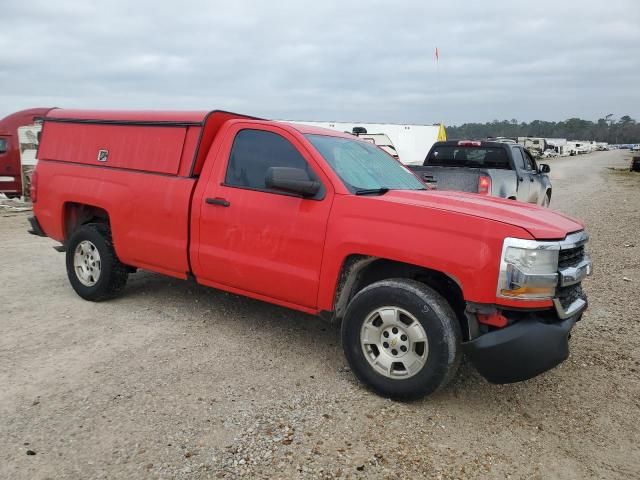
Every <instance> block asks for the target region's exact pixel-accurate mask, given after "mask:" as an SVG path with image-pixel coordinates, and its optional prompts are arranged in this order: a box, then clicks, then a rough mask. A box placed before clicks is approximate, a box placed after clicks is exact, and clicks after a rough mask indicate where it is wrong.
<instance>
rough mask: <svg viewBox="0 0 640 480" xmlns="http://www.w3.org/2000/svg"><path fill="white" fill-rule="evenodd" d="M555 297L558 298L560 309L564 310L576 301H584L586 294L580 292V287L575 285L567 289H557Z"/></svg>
mask: <svg viewBox="0 0 640 480" xmlns="http://www.w3.org/2000/svg"><path fill="white" fill-rule="evenodd" d="M556 297H557V298H558V300H560V303H561V304H562V308H564V309H565V310H566V309H568V308H569V307H570V306H571V304H572V303H573V302H575V301H576V300H577V299H579V298H581V299H583V300H586V299H587V294H586V293H584V292H583V291H582V285H581V284H579V283H576V284H575V285H570V286H568V287H560V288H558V289H557V290H556Z"/></svg>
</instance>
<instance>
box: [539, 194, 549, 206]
mask: <svg viewBox="0 0 640 480" xmlns="http://www.w3.org/2000/svg"><path fill="white" fill-rule="evenodd" d="M550 204H551V194H550V193H549V192H547V193H546V194H545V196H544V198H543V199H542V204H541V205H542V206H543V207H548V206H549V205H550Z"/></svg>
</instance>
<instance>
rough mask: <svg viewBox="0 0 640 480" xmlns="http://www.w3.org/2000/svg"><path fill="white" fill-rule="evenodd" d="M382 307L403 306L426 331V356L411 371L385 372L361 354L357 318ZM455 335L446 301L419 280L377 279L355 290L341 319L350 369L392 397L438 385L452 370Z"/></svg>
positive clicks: (410, 396)
mask: <svg viewBox="0 0 640 480" xmlns="http://www.w3.org/2000/svg"><path fill="white" fill-rule="evenodd" d="M382 307H397V308H400V309H403V310H405V311H406V312H408V313H410V314H411V315H413V317H414V320H413V321H415V320H417V321H418V322H419V323H420V325H421V326H422V328H423V329H424V332H425V333H426V336H427V338H428V342H427V343H428V351H427V353H426V362H425V363H424V365H423V366H422V368H421V369H420V370H419V371H417V373H415V374H413V376H410V377H408V378H401V377H400V378H390V377H389V376H385V375H383V374H381V373H379V372H378V371H376V370H375V369H374V368H373V366H372V365H371V364H370V363H369V360H367V357H366V356H365V355H367V353H366V352H365V348H364V347H363V346H362V345H361V339H360V335H361V331H362V328H363V324H364V322H365V321H366V319H367V318H371V317H370V315H371V314H372V312H375V311H376V309H378V308H382ZM461 338H462V337H461V333H460V324H459V322H458V320H457V318H456V315H455V313H454V312H453V310H452V309H451V306H450V305H449V303H447V301H446V300H445V299H444V298H443V297H442V296H440V295H439V294H438V293H437V292H435V291H434V290H432V289H431V288H429V287H428V286H426V285H424V284H423V283H420V282H417V281H414V280H407V279H402V278H400V279H389V280H382V281H380V282H376V283H373V284H371V285H369V286H368V287H366V288H364V289H363V290H361V291H360V292H358V293H357V294H356V295H355V296H354V298H353V299H352V300H351V302H350V303H349V306H348V307H347V312H346V314H345V318H344V320H343V322H342V347H343V349H344V353H345V356H346V358H347V361H348V362H349V365H350V366H351V369H352V371H353V372H354V373H355V375H356V376H357V377H358V379H359V380H360V381H361V382H363V383H364V384H365V385H367V386H369V387H370V388H371V389H372V390H374V391H375V392H377V393H378V394H380V395H383V396H385V397H390V398H394V399H404V400H409V399H416V398H421V397H424V396H426V395H429V394H431V393H433V392H435V391H437V390H439V389H441V388H442V387H444V386H445V385H446V384H447V383H448V382H449V380H451V378H453V376H454V375H455V373H456V371H457V370H458V366H459V364H460V358H461V348H460V344H461ZM369 355H370V353H369Z"/></svg>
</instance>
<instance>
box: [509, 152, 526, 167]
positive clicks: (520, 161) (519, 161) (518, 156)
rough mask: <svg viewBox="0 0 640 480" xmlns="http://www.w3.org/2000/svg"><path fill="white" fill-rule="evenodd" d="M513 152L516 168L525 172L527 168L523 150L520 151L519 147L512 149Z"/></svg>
mask: <svg viewBox="0 0 640 480" xmlns="http://www.w3.org/2000/svg"><path fill="white" fill-rule="evenodd" d="M511 151H512V152H513V161H514V162H515V163H516V167H518V168H519V169H521V170H524V169H525V166H524V157H523V156H522V150H520V149H519V148H518V147H512V148H511Z"/></svg>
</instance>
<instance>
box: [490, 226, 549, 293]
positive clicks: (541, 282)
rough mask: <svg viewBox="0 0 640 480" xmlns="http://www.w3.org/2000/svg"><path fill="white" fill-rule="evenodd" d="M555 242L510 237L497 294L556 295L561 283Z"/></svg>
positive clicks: (506, 240) (503, 258) (504, 251)
mask: <svg viewBox="0 0 640 480" xmlns="http://www.w3.org/2000/svg"><path fill="white" fill-rule="evenodd" d="M559 250H560V245H559V244H558V243H555V242H537V241H535V240H522V239H518V238H506V239H505V240H504V244H503V247H502V260H501V262H500V276H499V278H498V289H497V292H496V293H497V295H498V296H499V297H506V298H521V299H538V300H539V299H548V298H553V297H554V296H555V293H556V285H557V284H558V252H559Z"/></svg>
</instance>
